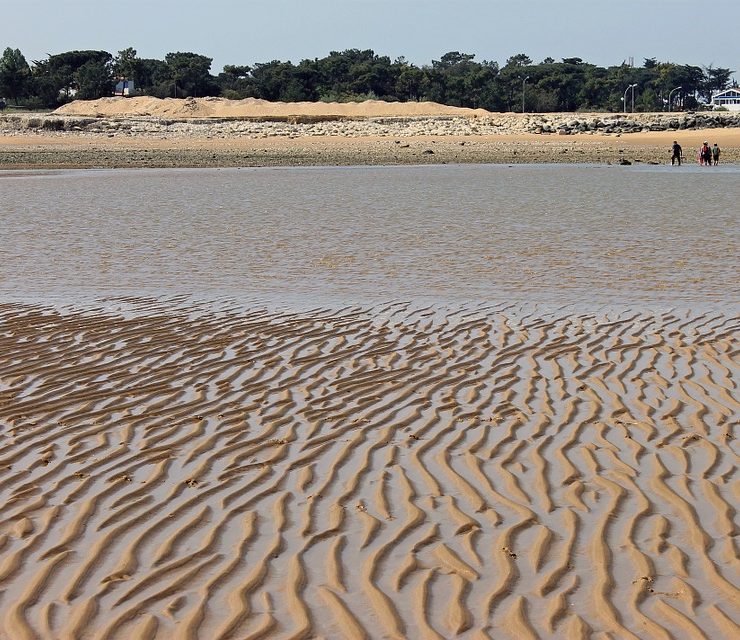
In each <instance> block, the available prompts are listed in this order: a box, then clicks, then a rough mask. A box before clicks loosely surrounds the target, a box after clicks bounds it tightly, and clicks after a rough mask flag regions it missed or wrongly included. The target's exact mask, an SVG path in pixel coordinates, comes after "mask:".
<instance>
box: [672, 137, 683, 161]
mask: <svg viewBox="0 0 740 640" xmlns="http://www.w3.org/2000/svg"><path fill="white" fill-rule="evenodd" d="M672 149H673V155H672V156H671V164H674V163H675V162H678V166H679V167H680V166H681V154H682V153H683V150H682V149H681V145H680V144H678V142H676V141H675V140H674V141H673V147H672Z"/></svg>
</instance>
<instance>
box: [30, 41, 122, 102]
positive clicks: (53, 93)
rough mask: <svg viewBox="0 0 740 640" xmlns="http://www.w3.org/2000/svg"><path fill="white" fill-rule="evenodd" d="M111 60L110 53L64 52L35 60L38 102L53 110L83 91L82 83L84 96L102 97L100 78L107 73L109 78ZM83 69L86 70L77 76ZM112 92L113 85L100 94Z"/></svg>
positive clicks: (35, 88) (34, 71) (34, 74)
mask: <svg viewBox="0 0 740 640" xmlns="http://www.w3.org/2000/svg"><path fill="white" fill-rule="evenodd" d="M112 58H113V56H111V54H110V53H108V52H107V51H97V50H85V51H65V52H64V53H58V54H55V55H50V56H49V57H48V58H47V59H46V60H42V61H34V67H33V70H32V72H33V85H34V91H35V93H36V95H37V97H38V100H39V102H41V103H42V104H43V105H45V106H48V107H52V106H54V105H56V104H58V103H59V102H60V101H64V100H67V99H69V98H71V97H73V96H74V95H75V92H76V91H79V89H80V81H82V83H83V85H82V91H83V94H85V95H98V94H101V91H102V89H101V88H100V87H101V85H100V82H101V76H103V75H104V70H106V71H107V73H108V75H109V76H110V65H111V61H112ZM86 65H87V66H86ZM82 67H85V69H84V70H82V72H81V74H78V70H80V69H81V68H82ZM109 93H110V86H108V90H107V93H105V94H101V95H109ZM98 97H100V95H98Z"/></svg>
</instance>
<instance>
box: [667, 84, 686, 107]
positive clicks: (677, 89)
mask: <svg viewBox="0 0 740 640" xmlns="http://www.w3.org/2000/svg"><path fill="white" fill-rule="evenodd" d="M682 88H683V87H676V88H675V89H671V90H670V91H669V92H668V113H670V112H671V96H672V95H673V92H674V91H679V90H680V89H682Z"/></svg>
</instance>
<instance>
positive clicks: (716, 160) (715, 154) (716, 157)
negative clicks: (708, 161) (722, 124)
mask: <svg viewBox="0 0 740 640" xmlns="http://www.w3.org/2000/svg"><path fill="white" fill-rule="evenodd" d="M712 160H713V161H714V166H715V167H716V166H717V164H718V163H719V147H718V146H717V143H716V142H715V143H714V146H713V147H712Z"/></svg>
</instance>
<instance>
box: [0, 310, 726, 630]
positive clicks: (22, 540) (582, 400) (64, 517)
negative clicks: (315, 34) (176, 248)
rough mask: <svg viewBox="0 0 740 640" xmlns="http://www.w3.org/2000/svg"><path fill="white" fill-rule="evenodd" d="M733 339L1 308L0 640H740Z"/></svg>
mask: <svg viewBox="0 0 740 640" xmlns="http://www.w3.org/2000/svg"><path fill="white" fill-rule="evenodd" d="M116 305H120V306H121V308H122V309H123V308H125V309H126V310H127V311H126V312H125V313H124V312H123V311H117V310H115V309H114V308H115V307H116ZM737 328H738V318H737V317H734V316H732V315H728V314H726V313H720V312H714V311H690V310H674V311H665V312H649V313H648V312H643V311H639V310H628V309H624V310H614V311H602V312H599V313H584V312H576V311H574V310H573V309H563V310H560V311H553V310H547V309H544V308H538V307H536V306H533V305H532V306H526V307H520V306H488V307H482V306H481V307H468V308H447V307H428V308H425V307H420V306H412V305H408V304H401V303H398V304H387V305H384V306H377V307H374V308H361V307H347V308H344V309H327V308H317V309H314V310H310V311H300V312H299V311H292V312H291V311H286V310H274V309H270V308H268V307H260V306H258V305H255V306H254V307H253V308H251V309H249V310H244V309H241V308H237V307H236V306H234V307H233V308H230V307H228V305H226V306H224V307H223V308H221V309H220V310H218V311H209V310H207V309H203V308H199V307H197V305H195V304H193V305H192V306H187V305H182V304H175V303H174V302H172V301H167V302H163V301H156V300H138V299H130V300H117V301H108V302H106V303H105V304H102V303H101V304H100V305H99V306H98V307H96V308H93V307H89V308H84V309H83V308H79V309H73V310H70V309H61V308H55V307H51V306H42V305H32V304H4V305H0V437H1V438H2V450H1V451H0V504H2V505H3V509H2V519H1V520H0V636H2V637H8V638H13V639H14V640H16V639H17V640H22V639H26V638H80V637H86V638H88V637H89V638H96V639H104V638H105V639H108V638H111V639H112V638H134V637H135V638H213V639H221V638H223V639H226V638H240V639H243V638H258V637H270V638H273V637H275V638H308V637H316V636H319V637H327V638H338V637H347V638H404V637H415V638H453V637H461V638H497V639H498V638H538V637H541V638H555V637H558V638H563V637H567V638H590V637H599V638H734V637H738V635H739V631H740V628H739V627H738V621H739V620H740V610H739V608H738V594H739V592H738V588H737V585H738V568H739V565H738V562H737V549H736V544H735V538H736V535H737V525H736V522H735V521H736V515H737V514H736V510H735V507H734V505H735V504H736V503H737V499H738V492H737V481H736V468H737V461H738V457H737V445H736V443H735V441H734V439H733V438H734V428H735V427H736V425H737V423H738V416H739V415H740V414H739V412H738V409H739V406H738V401H737V394H736V383H735V380H736V375H737V369H738V366H737Z"/></svg>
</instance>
